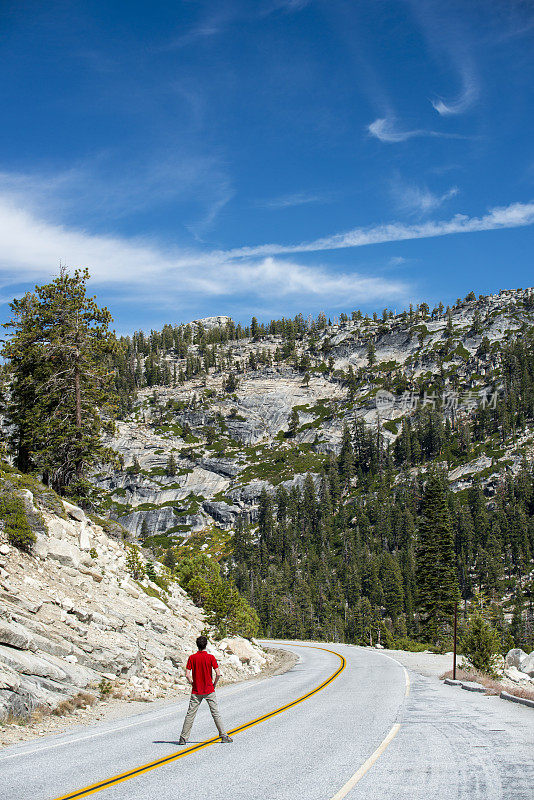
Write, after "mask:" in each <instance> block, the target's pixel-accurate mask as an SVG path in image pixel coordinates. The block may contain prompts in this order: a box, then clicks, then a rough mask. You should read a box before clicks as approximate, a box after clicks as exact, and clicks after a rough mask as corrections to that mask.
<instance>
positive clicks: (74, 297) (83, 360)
mask: <svg viewBox="0 0 534 800" xmlns="http://www.w3.org/2000/svg"><path fill="white" fill-rule="evenodd" d="M88 279H89V273H88V271H87V270H84V271H79V270H76V271H75V272H74V273H72V274H70V273H69V272H68V271H67V270H66V269H64V268H62V269H61V270H60V273H59V275H58V277H57V278H55V279H54V280H53V281H52V282H51V283H49V284H46V285H43V286H36V287H35V292H34V293H27V294H26V295H25V296H24V297H23V298H22V299H21V300H14V301H13V302H12V303H11V305H10V307H11V311H12V318H11V320H10V321H9V322H8V323H6V326H5V327H6V328H8V329H9V330H10V331H11V335H10V338H9V340H8V341H7V342H6V343H5V345H4V348H3V350H2V354H3V356H4V358H6V359H7V360H8V369H9V374H10V378H11V398H10V401H9V403H8V405H7V409H6V411H7V417H8V421H9V424H10V426H11V429H12V431H13V436H12V441H13V445H14V450H15V459H16V464H17V466H19V468H20V469H22V470H23V471H27V470H29V469H36V470H38V471H39V472H40V473H41V474H42V476H43V479H44V481H45V483H49V484H50V485H51V486H52V487H53V488H54V489H55V490H56V491H58V492H60V493H67V492H68V493H71V494H72V493H74V494H77V495H78V496H83V495H85V494H86V493H88V492H90V485H89V483H88V481H87V480H86V475H87V472H88V471H89V470H90V469H91V468H92V467H93V466H94V465H95V464H96V463H98V462H99V461H102V460H104V459H106V458H107V457H108V453H107V451H106V449H105V448H104V447H103V444H102V440H101V428H102V414H103V413H105V412H106V410H107V412H108V413H111V411H112V402H113V396H114V393H113V386H112V385H113V373H112V370H111V369H110V366H111V363H110V360H109V357H110V354H111V352H112V350H113V347H114V341H115V339H114V336H113V335H112V334H111V333H110V331H109V330H108V326H109V323H110V322H111V315H110V313H109V311H108V310H107V308H99V307H98V306H97V304H96V302H95V299H94V298H93V297H88V296H87V281H88Z"/></svg>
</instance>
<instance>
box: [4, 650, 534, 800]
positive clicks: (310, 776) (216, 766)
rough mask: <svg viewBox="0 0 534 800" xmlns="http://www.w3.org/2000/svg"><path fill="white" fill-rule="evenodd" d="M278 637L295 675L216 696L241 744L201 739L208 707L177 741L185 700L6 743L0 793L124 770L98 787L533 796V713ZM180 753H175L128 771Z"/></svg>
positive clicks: (383, 662)
mask: <svg viewBox="0 0 534 800" xmlns="http://www.w3.org/2000/svg"><path fill="white" fill-rule="evenodd" d="M278 646H280V647H287V648H288V649H290V650H292V651H294V652H296V653H297V654H298V655H299V656H300V661H299V663H298V664H297V665H296V666H295V667H294V668H293V669H292V670H290V671H289V672H287V673H285V674H284V675H280V676H277V677H274V678H270V679H267V680H258V681H249V682H247V683H243V684H240V685H237V686H236V685H234V686H228V687H223V688H221V689H220V690H219V691H218V692H217V694H218V697H219V705H220V709H221V712H222V714H223V719H224V720H225V722H226V724H227V725H228V727H229V728H230V729H231V730H235V729H236V728H240V727H242V726H243V729H242V730H240V731H238V732H236V733H235V734H234V743H233V744H231V745H223V744H221V743H219V742H216V743H213V744H208V745H207V746H200V747H196V744H195V743H201V744H202V743H205V742H207V741H209V740H210V739H211V738H212V737H213V736H214V729H213V726H212V721H211V717H210V716H209V712H208V711H207V708H205V707H204V706H205V704H203V707H202V709H201V711H200V712H199V714H198V715H197V720H196V723H195V726H194V728H193V737H194V740H195V742H193V743H191V744H190V745H189V746H188V747H187V748H178V746H177V741H178V736H179V732H180V728H181V723H182V720H183V715H184V713H185V708H186V705H187V703H186V701H185V700H184V701H181V702H179V703H175V704H173V705H169V706H166V707H164V708H158V709H156V710H153V711H150V710H149V711H147V712H144V713H143V714H139V715H137V716H135V717H129V718H127V719H123V720H120V721H114V722H108V723H100V724H98V725H94V726H91V727H86V728H81V727H80V728H77V729H76V730H75V731H73V732H71V733H68V734H63V735H60V736H54V737H48V738H46V739H41V740H39V741H37V742H36V741H33V742H31V743H28V744H25V745H16V746H13V747H9V748H6V749H4V750H2V751H1V753H0V797H1V798H4V797H5V798H6V800H7V798H9V800H28V798H30V799H31V800H55V799H56V798H63V797H69V798H75V797H78V798H82V797H86V796H95V797H96V794H95V793H94V792H91V793H90V792H89V791H87V792H85V791H83V789H84V787H91V786H93V787H94V786H95V785H97V786H98V785H99V784H101V783H102V782H107V781H108V780H109V779H113V778H114V776H117V775H123V776H124V775H125V773H126V775H125V779H123V780H121V781H120V782H112V783H111V784H108V785H107V786H106V787H105V788H103V789H99V790H98V792H97V794H98V796H99V797H101V798H102V800H105V798H109V800H141V798H142V800H152V798H154V800H171V799H172V800H190V799H191V798H193V797H202V796H207V797H209V798H210V800H278V799H280V800H293V798H295V800H296V799H297V798H298V800H302V798H306V800H334V798H335V800H341V799H342V798H344V797H348V798H349V799H350V800H353V799H356V798H365V799H366V800H375V799H376V800H379V798H380V800H384V798H388V797H390V798H392V799H393V800H404V799H405V798H406V800H408V798H409V799H410V800H419V799H420V800H438V798H439V800H443V798H445V797H446V798H447V799H448V800H456V799H458V800H459V799H460V798H462V799H463V798H465V800H533V798H534V766H533V764H534V761H533V756H534V711H533V710H532V709H530V708H526V707H524V706H517V705H515V704H512V703H506V702H505V701H503V700H500V699H499V698H493V697H485V696H481V695H472V694H471V693H469V692H465V691H461V690H459V689H456V688H453V687H447V686H443V685H441V684H438V682H437V681H436V680H432V679H429V678H424V677H422V676H420V675H417V674H415V673H410V674H409V678H408V675H407V673H406V671H405V670H404V668H403V667H402V666H401V665H400V664H398V663H397V662H395V661H394V660H392V659H390V658H388V657H387V656H385V655H383V654H381V653H379V652H374V651H371V650H366V649H361V648H357V647H352V646H350V645H339V644H331V645H328V644H320V643H318V644H317V646H310V645H304V644H303V643H302V644H300V643H298V642H294V643H279V645H278ZM323 648H327V649H323ZM319 687H321V688H319ZM315 689H318V690H317V691H315V692H313V690H315ZM310 693H311V694H310ZM307 695H310V696H307ZM300 698H304V699H302V700H300ZM299 700H300V701H299ZM295 701H299V702H295ZM285 706H289V707H288V708H286V709H285V710H283V711H280V713H275V714H273V713H272V712H276V711H277V710H279V709H281V708H284V707H285ZM263 717H266V718H265V719H262V718H263ZM250 722H254V724H252V725H247V723H250ZM195 747H196V749H195ZM184 750H187V751H188V752H185V753H184ZM176 753H179V754H180V758H178V759H172V758H171V760H168V761H167V763H163V764H157V763H156V764H155V765H154V767H153V768H152V769H149V770H146V771H140V772H138V773H137V774H136V775H134V776H133V777H129V776H128V773H130V772H132V771H137V770H139V768H141V767H144V766H145V765H147V764H154V762H159V761H161V760H165V759H168V758H169V757H172V756H173V755H174V754H176ZM78 790H82V791H81V793H79V791H78Z"/></svg>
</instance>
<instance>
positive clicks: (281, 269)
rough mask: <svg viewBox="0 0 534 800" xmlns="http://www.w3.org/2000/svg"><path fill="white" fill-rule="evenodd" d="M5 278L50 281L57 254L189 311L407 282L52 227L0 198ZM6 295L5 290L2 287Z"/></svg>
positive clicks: (131, 290)
mask: <svg viewBox="0 0 534 800" xmlns="http://www.w3.org/2000/svg"><path fill="white" fill-rule="evenodd" d="M0 240H1V241H2V250H1V253H0V276H1V277H2V278H3V279H4V283H5V284H6V286H9V285H13V286H15V285H20V284H22V283H24V282H29V281H39V280H42V279H43V278H45V279H47V278H48V277H49V276H50V275H51V274H52V273H53V272H54V271H55V270H56V269H57V266H58V264H59V261H60V259H62V260H63V261H64V262H65V263H67V264H68V265H69V266H70V267H73V268H75V267H83V266H87V267H88V268H89V270H90V272H91V276H92V278H93V280H94V282H95V283H96V284H99V285H107V286H109V287H113V286H115V287H117V289H119V288H120V291H121V300H123V301H127V300H131V301H132V302H135V303H139V298H140V296H142V298H143V302H145V303H146V304H147V305H151V304H152V305H157V306H161V305H165V306H166V307H173V308H177V309H187V307H188V304H189V303H190V301H191V298H195V297H196V298H198V297H206V296H218V297H221V298H235V297H239V296H243V295H247V296H248V297H249V299H248V301H247V302H250V297H255V298H258V299H259V300H261V299H264V298H272V299H276V298H280V297H285V298H290V297H293V298H298V300H299V302H302V303H303V304H306V303H308V304H313V303H314V302H318V301H319V300H320V302H321V303H322V304H328V305H331V306H344V307H345V306H347V305H348V304H350V303H353V302H354V303H355V302H362V301H367V302H368V301H370V300H378V299H380V300H382V299H384V300H392V299H402V298H405V297H406V296H407V292H408V288H407V285H406V284H405V283H404V282H403V281H399V280H395V281H393V280H388V279H386V278H381V277H376V276H366V275H361V274H359V273H356V272H353V271H351V272H346V271H345V272H335V271H332V270H329V269H328V268H326V267H324V266H308V265H306V264H300V263H297V262H296V261H294V260H288V259H277V258H275V257H273V256H272V255H265V256H263V255H259V256H257V257H253V258H245V257H244V254H243V253H242V252H239V253H233V252H232V251H230V252H222V251H220V252H214V251H211V252H208V251H206V252H202V251H201V250H198V249H197V250H185V249H179V248H176V247H171V248H164V247H162V246H161V245H159V244H157V243H155V242H154V241H151V240H149V239H141V238H137V239H133V238H130V239H128V238H126V237H120V236H100V235H94V234H91V233H90V232H88V231H84V230H80V229H75V228H71V227H67V226H64V225H61V224H53V223H51V222H48V221H45V220H43V219H42V218H40V217H38V216H37V215H36V214H35V213H33V212H31V211H28V210H25V209H23V208H20V207H19V205H18V203H17V202H16V201H13V199H12V198H10V197H7V196H5V195H4V196H0ZM4 293H5V292H4Z"/></svg>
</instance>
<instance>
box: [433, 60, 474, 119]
mask: <svg viewBox="0 0 534 800" xmlns="http://www.w3.org/2000/svg"><path fill="white" fill-rule="evenodd" d="M461 73H462V89H461V92H460V94H459V95H458V97H456V99H454V100H449V101H447V102H445V100H443V98H437V99H435V100H431V101H430V102H431V103H432V105H433V106H434V108H435V109H436V111H437V112H438V114H440V115H441V116H451V115H454V114H462V113H463V112H464V111H467V110H468V109H469V108H470V107H471V106H472V105H473V103H474V102H475V101H476V100H477V98H478V96H479V86H478V81H477V80H476V78H475V75H474V72H473V70H472V68H471V67H470V66H468V65H463V66H462V68H461Z"/></svg>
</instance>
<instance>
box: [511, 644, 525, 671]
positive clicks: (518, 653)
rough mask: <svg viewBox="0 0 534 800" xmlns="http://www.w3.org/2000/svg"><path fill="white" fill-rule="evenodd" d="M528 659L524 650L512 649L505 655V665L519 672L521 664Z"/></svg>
mask: <svg viewBox="0 0 534 800" xmlns="http://www.w3.org/2000/svg"><path fill="white" fill-rule="evenodd" d="M525 658H528V656H527V654H526V653H525V651H524V650H521V648H519V647H514V648H513V649H512V650H508V652H507V653H506V658H505V663H506V666H507V667H515V668H516V669H519V670H521V663H522V662H523V661H524V660H525Z"/></svg>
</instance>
